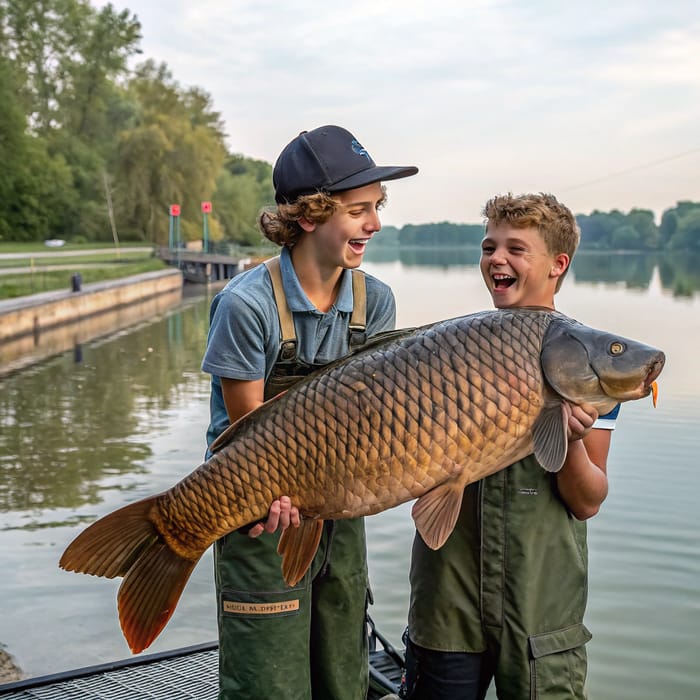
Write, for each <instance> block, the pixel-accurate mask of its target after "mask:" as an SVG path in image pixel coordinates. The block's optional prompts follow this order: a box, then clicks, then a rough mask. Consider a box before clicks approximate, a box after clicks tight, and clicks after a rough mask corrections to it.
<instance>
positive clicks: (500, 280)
mask: <svg viewBox="0 0 700 700" xmlns="http://www.w3.org/2000/svg"><path fill="white" fill-rule="evenodd" d="M491 279H492V280H493V286H494V287H495V288H496V289H508V287H510V286H512V285H514V284H515V277H511V276H510V275H503V274H500V273H499V274H495V275H491Z"/></svg>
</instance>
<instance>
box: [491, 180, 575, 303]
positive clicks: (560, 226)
mask: <svg viewBox="0 0 700 700" xmlns="http://www.w3.org/2000/svg"><path fill="white" fill-rule="evenodd" d="M482 214H483V216H484V219H485V223H486V230H487V231H488V228H489V226H498V225H500V224H508V225H509V226H512V227H513V228H536V229H537V230H538V231H539V233H540V236H542V240H543V241H544V243H545V245H546V246H547V251H548V252H549V254H550V255H559V253H566V255H568V256H569V266H568V267H567V269H566V270H565V271H564V274H562V275H561V277H560V278H559V279H558V281H557V290H558V289H559V287H560V286H561V283H562V282H563V281H564V277H565V276H566V273H567V272H568V271H569V267H571V260H573V257H574V253H575V252H576V249H577V248H578V244H579V241H580V238H581V231H580V229H579V227H578V224H577V223H576V219H575V217H574V215H573V214H572V213H571V210H570V209H569V208H568V207H566V206H564V205H563V204H562V203H561V202H559V200H557V198H556V197H555V196H554V195H553V194H547V193H545V192H540V193H538V194H521V195H513V194H512V193H510V192H509V193H508V194H502V195H497V196H495V197H492V198H491V199H489V201H488V202H486V204H485V205H484V208H483V210H482Z"/></svg>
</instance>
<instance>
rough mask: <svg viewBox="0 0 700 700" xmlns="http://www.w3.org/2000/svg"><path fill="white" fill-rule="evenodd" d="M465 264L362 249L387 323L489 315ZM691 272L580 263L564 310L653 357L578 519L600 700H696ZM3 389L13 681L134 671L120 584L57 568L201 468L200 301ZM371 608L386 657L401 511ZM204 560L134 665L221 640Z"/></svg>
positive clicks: (471, 260)
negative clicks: (382, 296) (387, 311)
mask: <svg viewBox="0 0 700 700" xmlns="http://www.w3.org/2000/svg"><path fill="white" fill-rule="evenodd" d="M477 259H478V251H445V250H440V251H424V252H423V253H422V254H418V253H416V252H415V251H402V253H401V255H400V256H398V255H397V254H396V253H395V252H392V251H389V250H382V249H379V248H377V249H376V250H375V251H372V257H370V258H369V259H368V261H367V262H366V264H365V265H364V268H365V269H366V270H367V271H368V272H370V273H372V274H375V275H377V276H378V277H380V278H381V279H383V280H385V281H386V282H388V283H389V284H390V285H391V286H392V287H393V289H394V291H395V294H396V298H397V304H398V323H399V325H401V326H413V325H417V324H422V323H429V322H432V321H436V320H439V319H442V318H449V317H452V316H457V315H460V314H466V313H470V312H473V311H478V310H481V309H484V308H489V307H490V299H489V297H488V295H487V294H486V292H485V290H484V289H483V283H482V281H481V278H480V275H479V271H478V268H477V267H476V260H477ZM697 270H700V261H698V260H697V258H696V259H695V260H693V259H692V258H689V257H684V258H682V259H680V260H675V261H669V260H668V259H666V258H663V259H654V258H650V257H647V256H632V255H625V256H615V255H605V256H598V255H580V256H579V258H578V259H577V260H576V261H575V263H574V268H573V271H572V274H571V276H570V277H569V279H567V280H566V282H565V283H564V287H563V289H562V291H561V292H560V293H559V295H558V296H557V305H558V308H559V309H560V310H561V311H564V312H565V313H567V314H569V315H570V316H573V317H575V318H577V319H578V320H580V321H582V322H584V323H586V324H588V325H591V326H594V327H597V328H604V329H608V330H612V331H616V332H619V333H621V334H623V335H626V336H628V337H631V338H635V339H638V340H642V341H645V342H648V343H650V344H652V345H656V346H658V347H660V348H662V349H663V350H664V351H665V352H666V354H667V365H666V368H665V370H664V372H663V374H662V375H661V379H660V382H659V387H660V393H659V402H658V408H656V409H654V408H653V406H652V402H651V400H650V399H649V400H644V401H637V402H632V403H629V404H625V406H624V407H623V410H622V413H621V417H620V419H619V421H618V428H617V430H616V431H615V433H614V436H613V442H612V448H611V452H610V458H609V469H608V471H609V477H610V495H609V497H608V499H607V501H606V502H605V503H604V504H603V508H602V510H601V513H600V514H599V515H598V516H597V517H596V518H594V519H593V520H591V521H590V522H589V543H590V596H589V606H588V612H587V617H586V623H587V625H588V626H589V628H590V629H591V631H592V632H593V635H594V636H593V640H592V641H591V642H590V644H589V645H588V652H589V659H590V665H589V689H590V694H591V698H594V699H600V700H627V699H629V700H659V698H673V700H691V699H692V700H697V698H698V697H700V507H698V500H700V466H699V465H698V452H700V372H698V359H697V357H698V346H699V345H700V295H699V294H698V291H697V290H698V289H699V288H700V279H699V278H698V273H697V272H696V271H697ZM191 291H192V290H188V294H186V295H185V298H184V299H183V300H182V302H181V303H180V304H178V305H177V306H176V307H174V308H173V309H172V310H171V311H170V312H168V313H166V314H164V315H161V316H159V317H156V318H154V319H153V320H152V322H149V323H145V324H144V323H142V324H141V325H139V326H137V327H133V328H130V329H127V330H124V331H120V332H118V333H116V334H114V335H112V336H109V337H106V338H103V339H101V340H99V341H95V342H92V343H89V344H85V345H83V346H81V347H76V348H74V349H73V350H72V351H70V352H67V353H65V354H63V355H61V356H58V357H55V358H53V359H50V360H47V361H45V362H43V363H41V364H39V365H36V366H34V367H32V368H29V369H25V370H22V371H21V372H18V373H15V374H11V375H9V376H7V377H4V378H2V379H0V570H1V571H2V576H1V577H0V648H4V649H5V651H7V652H8V653H10V654H11V655H12V656H13V657H14V659H15V661H16V663H17V664H18V665H19V666H20V667H21V668H22V669H23V670H24V672H25V674H26V675H27V676H35V675H44V674H47V673H54V672H59V671H63V670H67V669H69V668H77V667H81V666H86V665H91V664H96V663H102V662H106V661H110V660H114V659H121V658H125V657H127V656H129V650H128V648H127V646H126V643H125V641H124V639H123V637H122V635H121V631H120V629H119V624H118V620H117V615H116V606H115V600H116V591H117V588H118V585H119V581H118V580H117V581H108V580H105V579H99V578H94V577H89V576H82V575H77V574H72V573H67V572H64V571H61V570H60V569H59V568H58V566H57V562H58V559H59V557H60V555H61V553H62V552H63V550H64V548H65V547H66V545H67V544H68V543H69V542H70V541H71V540H72V539H73V537H75V536H76V535H77V534H78V532H79V531H80V530H81V529H83V528H84V527H85V525H86V524H88V523H89V522H92V521H93V520H94V519H95V518H97V517H98V516H100V515H103V514H105V513H107V512H109V511H111V510H113V509H114V508H116V507H118V506H120V505H123V504H125V503H128V502H131V501H133V500H136V499H137V498H140V497H142V496H146V495H150V494H152V493H154V492H157V491H159V490H163V489H165V488H168V487H169V486H171V485H172V484H173V483H175V481H177V480H178V479H180V478H181V477H182V476H184V475H185V474H187V473H188V472H189V471H191V470H192V469H193V468H194V467H195V466H197V464H198V463H199V461H200V460H201V457H202V455H203V452H204V432H205V429H206V425H207V421H208V394H209V380H208V377H207V376H206V375H204V374H202V373H201V372H200V369H199V363H200V359H201V355H202V351H203V348H204V343H205V337H206V332H207V325H208V303H209V298H208V296H207V294H206V293H205V292H204V290H199V294H198V295H197V294H195V295H192V293H191ZM367 529H368V540H369V561H370V575H371V580H372V586H373V590H374V595H375V605H374V606H373V609H372V611H371V613H372V615H373V617H374V618H375V620H376V621H377V622H378V625H379V628H380V629H381V631H382V632H383V633H385V634H386V635H387V636H388V637H389V639H390V640H391V641H393V642H394V643H396V644H400V637H401V632H402V630H403V628H404V626H405V620H406V606H407V598H408V583H407V567H408V557H409V552H410V543H411V540H412V537H413V527H412V523H411V520H410V504H406V505H404V506H401V507H399V508H396V509H394V510H391V511H388V512H385V513H382V514H380V515H376V516H372V517H371V518H368V520H367ZM211 569H212V562H211V555H210V552H207V554H206V555H205V557H204V558H203V560H202V561H201V562H200V564H199V565H198V566H197V568H196V570H195V573H194V574H193V577H192V579H191V580H190V582H189V584H188V585H187V587H186V589H185V591H184V594H183V596H182V599H181V601H180V603H179V606H178V608H177V610H176V612H175V614H174V616H173V618H172V620H171V621H170V623H169V624H168V625H167V627H166V628H165V630H164V631H163V632H162V633H161V635H160V637H159V638H158V639H157V640H156V641H155V642H154V644H153V645H152V646H151V647H150V648H149V649H148V652H149V653H150V652H154V651H161V650H166V649H171V648H176V647H180V646H185V645H189V644H195V643H198V642H203V641H209V640H211V639H215V638H216V623H215V607H214V591H213V584H212V571H211Z"/></svg>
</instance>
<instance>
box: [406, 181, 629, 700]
mask: <svg viewBox="0 0 700 700" xmlns="http://www.w3.org/2000/svg"><path fill="white" fill-rule="evenodd" d="M484 216H485V219H486V231H485V235H484V238H483V241H482V246H481V259H480V269H481V274H482V276H483V278H484V282H485V283H486V287H487V289H488V291H489V293H490V294H491V298H492V300H493V303H494V306H496V307H497V308H499V309H507V308H517V307H524V306H529V307H543V308H548V309H554V295H555V294H556V292H557V291H558V290H559V287H560V286H561V283H562V281H563V279H564V276H565V275H566V273H567V271H568V269H569V266H570V263H571V259H572V257H573V255H574V252H575V251H576V248H577V246H578V240H579V231H578V227H577V225H576V221H575V219H574V217H573V215H572V213H571V212H570V211H569V209H567V208H566V207H565V206H563V205H562V204H560V203H559V202H558V201H557V199H556V198H555V197H553V196H552V195H546V194H531V195H521V196H513V195H510V194H509V195H503V196H498V197H494V198H493V199H491V200H489V202H487V204H486V206H485V208H484ZM614 415H616V412H615V414H614ZM614 415H610V416H608V417H604V419H599V420H598V422H596V423H595V427H593V426H594V422H595V421H596V418H597V413H596V411H595V409H593V408H592V407H591V406H588V405H583V406H576V407H571V414H570V416H569V422H568V429H569V447H568V452H567V457H566V461H565V463H564V466H563V467H562V469H561V470H560V471H559V472H557V473H556V474H555V475H551V474H549V473H547V472H546V471H544V470H543V469H542V468H541V467H540V466H539V464H538V463H537V461H536V460H535V458H534V456H533V455H530V456H528V457H526V458H525V459H523V460H521V461H519V462H516V463H515V464H513V465H511V466H510V467H508V468H507V469H504V470H503V471H501V472H498V473H496V474H494V475H493V476H490V477H488V478H486V479H484V480H482V481H480V482H477V483H474V484H470V485H469V486H468V487H467V489H466V491H465V494H464V499H463V506H462V510H461V512H460V516H459V520H458V522H457V526H456V527H455V530H454V532H453V533H452V535H451V536H450V538H449V539H448V540H447V542H446V543H445V545H444V546H443V547H442V548H440V549H438V550H432V549H430V548H429V547H427V546H426V545H425V543H424V542H423V540H422V539H421V537H420V535H418V534H416V537H415V539H414V544H413V554H412V560H411V572H410V581H411V600H410V609H409V624H408V630H407V635H406V638H405V641H406V647H407V648H406V679H405V683H404V687H403V688H402V697H404V698H407V700H443V699H444V700H481V699H483V698H484V697H485V695H486V692H487V689H488V687H489V685H490V683H491V681H492V680H495V684H496V690H497V693H498V698H499V700H523V699H524V698H528V699H529V700H542V699H546V700H574V699H583V698H585V697H586V694H585V679H586V650H585V644H586V642H587V641H588V640H589V639H590V636H591V635H590V633H589V632H588V630H587V629H586V627H585V626H584V624H583V615H584V611H585V606H586V597H587V549H586V524H585V522H583V521H585V520H586V519H587V518H590V517H592V516H593V515H595V514H596V513H597V512H598V509H599V508H600V505H601V503H602V502H603V500H604V499H605V497H606V495H607V490H608V480H607V474H606V463H607V456H608V450H609V446H610V429H611V428H612V427H614ZM592 428H593V429H592Z"/></svg>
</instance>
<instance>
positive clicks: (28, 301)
mask: <svg viewBox="0 0 700 700" xmlns="http://www.w3.org/2000/svg"><path fill="white" fill-rule="evenodd" d="M181 299H182V274H181V272H180V271H179V270H174V269H168V270H163V271H158V272H147V273H144V274H141V275H133V276H132V277H125V278H122V279H118V280H111V281H108V282H96V283H93V284H86V285H84V286H82V287H81V289H80V291H75V292H72V291H54V292H44V293H42V294H32V295H31V296H26V297H21V298H18V299H7V300H4V301H0V377H2V376H4V375H7V374H10V373H12V372H15V371H17V370H19V369H23V368H24V367H27V366H29V365H32V364H35V363H36V362H40V361H42V360H44V359H46V358H48V357H52V356H54V355H57V354H60V353H63V352H66V351H67V350H71V349H73V348H77V347H79V346H80V345H81V344H82V343H86V342H88V341H90V340H93V339H95V338H98V337H103V336H106V335H110V334H111V333H114V332H116V331H118V330H120V329H122V328H126V327H127V326H130V325H133V324H134V323H140V322H141V321H143V320H146V319H153V318H154V317H156V316H159V315H161V314H163V313H166V312H167V311H168V309H170V308H172V307H173V306H174V305H176V304H177V303H179V302H180V300H181Z"/></svg>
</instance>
